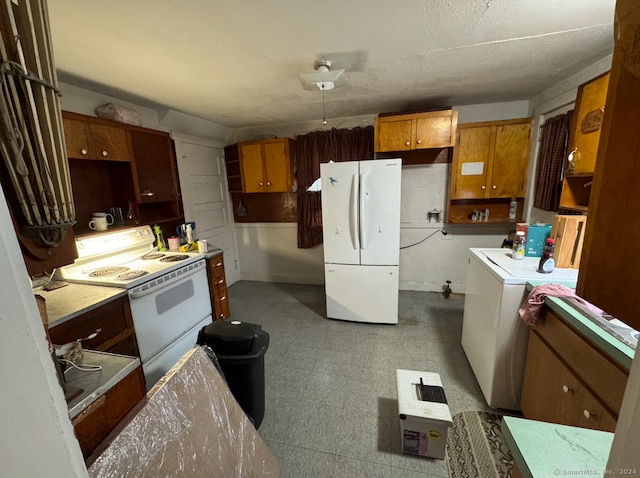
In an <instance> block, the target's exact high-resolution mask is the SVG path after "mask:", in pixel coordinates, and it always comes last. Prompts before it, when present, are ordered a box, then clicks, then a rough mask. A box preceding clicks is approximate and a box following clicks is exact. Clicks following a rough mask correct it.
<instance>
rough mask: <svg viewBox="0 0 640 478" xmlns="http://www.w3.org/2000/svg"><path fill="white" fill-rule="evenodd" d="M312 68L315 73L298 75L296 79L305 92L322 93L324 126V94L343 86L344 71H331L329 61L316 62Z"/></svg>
mask: <svg viewBox="0 0 640 478" xmlns="http://www.w3.org/2000/svg"><path fill="white" fill-rule="evenodd" d="M313 68H314V70H316V73H300V74H298V77H299V78H300V82H301V83H302V87H303V88H304V89H305V90H309V91H318V90H320V91H322V124H323V125H326V124H327V119H326V115H325V107H324V92H325V91H326V90H333V89H334V88H340V87H341V86H343V85H344V70H331V62H330V61H329V60H316V61H315V63H314V64H313Z"/></svg>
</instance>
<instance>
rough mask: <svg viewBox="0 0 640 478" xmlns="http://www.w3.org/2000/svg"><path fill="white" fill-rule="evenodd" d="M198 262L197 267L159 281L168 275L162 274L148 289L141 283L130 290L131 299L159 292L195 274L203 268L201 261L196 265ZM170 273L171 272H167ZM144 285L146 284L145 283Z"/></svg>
mask: <svg viewBox="0 0 640 478" xmlns="http://www.w3.org/2000/svg"><path fill="white" fill-rule="evenodd" d="M196 264H197V267H194V268H193V269H191V270H187V271H185V272H183V273H182V274H180V275H177V276H175V277H170V278H168V279H165V280H164V281H163V282H158V281H159V279H161V278H162V277H166V276H160V277H158V278H157V279H155V282H156V284H155V285H153V286H151V287H149V288H148V289H144V290H142V285H139V286H137V287H134V288H133V289H131V290H130V291H129V299H140V298H141V297H144V296H145V295H149V294H151V293H153V292H157V291H159V290H162V289H164V288H165V287H168V286H170V285H171V284H174V283H176V282H178V281H180V280H182V279H185V278H187V277H189V276H192V275H193V274H195V273H196V272H200V270H201V269H202V267H203V266H202V265H201V263H200V262H195V263H194V265H196ZM167 275H169V274H167ZM143 285H144V284H143Z"/></svg>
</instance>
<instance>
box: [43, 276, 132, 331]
mask: <svg viewBox="0 0 640 478" xmlns="http://www.w3.org/2000/svg"><path fill="white" fill-rule="evenodd" d="M33 293H34V294H37V295H40V296H42V297H44V299H45V304H46V306H47V317H48V319H49V328H51V327H55V326H56V325H60V324H62V323H64V322H66V321H67V320H71V319H73V318H75V317H77V316H79V315H82V314H84V313H85V312H88V311H90V310H92V309H96V308H98V307H100V306H101V305H103V304H106V303H107V302H110V301H112V300H115V299H117V298H119V297H122V296H125V295H127V291H126V290H125V289H119V288H117V287H103V286H99V285H86V284H73V283H69V285H66V286H64V287H60V288H59V289H55V290H50V291H46V290H43V289H42V288H36V289H33Z"/></svg>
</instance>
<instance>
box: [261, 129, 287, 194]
mask: <svg viewBox="0 0 640 478" xmlns="http://www.w3.org/2000/svg"><path fill="white" fill-rule="evenodd" d="M287 146H288V145H287V142H286V140H283V141H278V142H273V143H271V142H269V143H265V144H264V145H263V147H264V167H265V180H266V189H267V192H270V193H286V192H290V191H291V161H290V159H289V151H288V147H287Z"/></svg>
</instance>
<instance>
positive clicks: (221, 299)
mask: <svg viewBox="0 0 640 478" xmlns="http://www.w3.org/2000/svg"><path fill="white" fill-rule="evenodd" d="M223 300H227V296H226V295H223V296H222V297H220V302H222V301H223ZM585 412H586V410H585Z"/></svg>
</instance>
